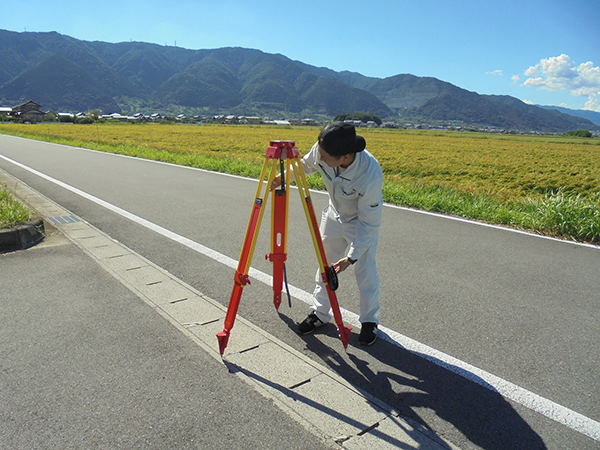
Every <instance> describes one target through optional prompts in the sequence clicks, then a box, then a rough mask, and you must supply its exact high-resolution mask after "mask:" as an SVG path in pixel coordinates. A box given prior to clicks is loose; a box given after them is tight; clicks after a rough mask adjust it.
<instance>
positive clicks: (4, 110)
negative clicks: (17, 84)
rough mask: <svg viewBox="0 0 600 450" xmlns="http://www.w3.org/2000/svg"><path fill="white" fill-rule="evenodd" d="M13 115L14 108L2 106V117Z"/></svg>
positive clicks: (0, 113) (0, 114) (0, 110)
mask: <svg viewBox="0 0 600 450" xmlns="http://www.w3.org/2000/svg"><path fill="white" fill-rule="evenodd" d="M11 113H12V108H10V107H8V106H0V116H10V115H11Z"/></svg>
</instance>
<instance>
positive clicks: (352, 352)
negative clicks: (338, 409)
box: [280, 314, 546, 450]
mask: <svg viewBox="0 0 600 450" xmlns="http://www.w3.org/2000/svg"><path fill="white" fill-rule="evenodd" d="M280 316H281V319H282V320H283V321H284V322H286V323H287V325H288V326H289V327H290V329H292V330H294V331H295V330H296V324H295V323H294V322H293V320H291V319H290V318H288V317H285V316H283V315H282V314H280ZM315 333H316V334H311V335H306V336H302V339H304V341H305V343H306V347H307V349H308V350H309V351H311V352H312V353H314V354H315V355H316V356H318V357H319V358H321V359H322V360H323V362H324V363H325V364H326V365H327V366H328V367H329V368H330V369H331V370H333V371H335V372H336V373H338V374H339V375H340V376H341V377H343V378H344V379H345V380H347V381H348V382H350V383H351V384H352V385H354V386H356V387H358V388H360V389H362V390H363V391H365V392H368V393H369V394H371V395H372V396H374V397H376V398H378V399H381V400H383V401H384V402H385V403H387V404H388V405H390V406H392V407H393V408H395V409H396V410H397V411H398V412H399V413H400V415H401V416H403V417H405V418H408V419H411V420H413V421H415V422H417V423H420V424H422V425H424V426H425V427H427V428H430V429H438V430H439V428H440V427H439V424H438V425H437V426H435V425H436V424H433V423H428V421H429V422H433V421H435V422H439V419H441V420H442V421H444V422H447V423H448V424H451V426H452V427H454V428H456V429H457V430H458V431H460V433H462V434H463V435H464V437H465V438H467V439H468V440H469V441H471V442H472V443H473V444H474V445H476V446H478V447H480V448H485V449H486V450H496V449H497V450H504V449H507V448H510V449H513V450H519V449H523V450H537V449H546V445H545V444H544V442H543V440H542V439H541V437H540V436H539V435H538V434H537V433H536V432H535V431H534V430H533V429H531V427H530V426H529V425H528V424H527V422H525V420H523V418H522V417H521V416H520V415H519V414H518V413H517V411H515V409H514V408H513V407H512V406H511V405H510V403H508V401H506V399H504V397H502V395H500V394H499V393H498V392H497V391H496V390H495V389H494V388H493V387H492V386H490V385H489V384H487V383H486V382H485V381H484V380H482V379H478V380H477V382H475V381H472V380H469V379H466V378H464V377H462V376H460V375H458V374H456V373H454V372H452V371H450V370H448V369H446V368H444V367H441V366H440V365H437V364H435V363H434V362H432V361H430V360H428V359H425V358H424V357H423V355H420V354H418V353H411V352H410V351H408V350H406V349H405V348H403V347H400V346H398V345H396V344H392V343H390V342H388V341H386V340H384V339H378V340H377V342H376V343H375V344H374V345H373V346H370V347H368V354H367V357H366V358H364V359H362V358H361V357H359V356H358V355H360V354H361V353H363V352H362V350H361V348H357V347H358V337H357V334H356V333H354V332H352V334H351V337H350V344H349V346H348V351H347V353H346V355H347V356H346V357H344V355H343V354H340V353H339V352H338V351H335V350H336V349H332V348H330V347H329V346H327V345H325V344H324V343H323V342H322V336H323V334H325V335H327V336H331V337H333V338H336V339H337V336H338V335H337V329H336V327H335V326H334V325H328V326H324V327H322V328H319V329H317V330H316V331H315ZM319 336H321V338H320V337H319ZM428 358H430V357H428ZM373 360H374V361H373ZM444 365H445V366H448V364H447V363H444ZM375 366H376V367H377V369H374V368H373V367H375ZM471 378H472V377H471ZM427 410H430V411H433V412H434V413H435V416H433V415H432V414H431V413H427ZM436 416H437V417H436Z"/></svg>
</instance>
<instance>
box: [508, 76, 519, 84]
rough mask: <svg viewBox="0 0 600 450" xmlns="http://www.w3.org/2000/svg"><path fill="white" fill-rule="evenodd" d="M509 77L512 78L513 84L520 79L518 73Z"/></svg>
mask: <svg viewBox="0 0 600 450" xmlns="http://www.w3.org/2000/svg"><path fill="white" fill-rule="evenodd" d="M510 79H511V80H512V82H513V84H516V83H518V82H519V81H521V77H520V76H519V75H513V76H512V77H510Z"/></svg>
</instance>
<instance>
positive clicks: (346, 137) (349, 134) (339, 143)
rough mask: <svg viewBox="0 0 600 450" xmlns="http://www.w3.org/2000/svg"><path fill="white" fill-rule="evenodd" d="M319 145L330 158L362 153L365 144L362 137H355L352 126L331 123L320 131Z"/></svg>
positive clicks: (354, 130) (342, 123)
mask: <svg viewBox="0 0 600 450" xmlns="http://www.w3.org/2000/svg"><path fill="white" fill-rule="evenodd" d="M319 145H320V146H321V148H322V149H323V150H325V151H326V152H327V153H329V154H330V155H331V156H344V155H348V154H350V153H358V152H362V151H363V150H364V149H365V147H366V146H367V143H366V142H365V139H364V138H363V137H362V136H357V135H356V129H355V128H354V125H350V124H349V123H344V122H332V123H330V124H328V125H325V127H323V129H322V130H321V133H320V134H319Z"/></svg>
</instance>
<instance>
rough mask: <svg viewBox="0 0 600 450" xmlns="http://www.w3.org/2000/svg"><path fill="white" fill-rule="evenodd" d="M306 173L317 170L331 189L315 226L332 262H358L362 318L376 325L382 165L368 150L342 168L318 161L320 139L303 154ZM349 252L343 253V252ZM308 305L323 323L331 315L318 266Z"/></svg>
mask: <svg viewBox="0 0 600 450" xmlns="http://www.w3.org/2000/svg"><path fill="white" fill-rule="evenodd" d="M302 167H303V169H304V172H305V173H306V175H311V174H313V173H316V172H320V173H321V176H322V177H323V181H324V182H325V186H326V188H327V192H328V193H329V205H328V206H327V207H326V208H325V209H324V210H323V214H322V217H321V225H320V227H319V230H320V232H321V238H322V239H323V245H324V247H325V253H326V254H327V259H328V260H329V263H330V264H333V263H334V262H337V261H339V260H340V259H342V258H343V257H344V256H348V257H349V258H350V259H353V260H357V261H356V263H355V264H354V275H355V277H356V282H357V284H358V289H359V291H360V318H359V320H360V322H361V323H365V322H374V323H377V324H378V323H379V309H380V306H379V274H378V272H377V267H376V264H375V254H376V252H377V242H378V239H379V227H380V225H381V211H382V208H383V198H382V194H381V186H382V184H383V172H382V170H381V166H380V165H379V163H378V162H377V160H376V159H375V157H374V156H373V155H371V154H370V153H369V152H368V151H367V150H363V151H362V152H359V153H356V158H355V160H354V161H353V162H352V164H350V166H349V167H348V168H347V169H346V170H344V171H343V172H340V171H339V169H337V168H332V167H329V166H328V165H327V164H325V163H324V162H323V161H321V159H320V155H319V150H318V143H316V144H315V145H314V146H313V147H312V149H311V150H310V152H309V153H307V154H306V155H305V156H304V157H303V158H302ZM346 251H347V253H346ZM315 281H316V287H315V291H314V293H313V296H314V298H315V304H314V305H313V306H312V309H313V311H315V313H316V314H317V317H319V319H321V320H322V321H323V322H329V321H330V320H331V318H332V311H331V305H330V303H329V296H328V295H327V290H326V288H325V285H324V284H323V281H322V279H321V273H320V270H319V269H317V275H316V279H315Z"/></svg>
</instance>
